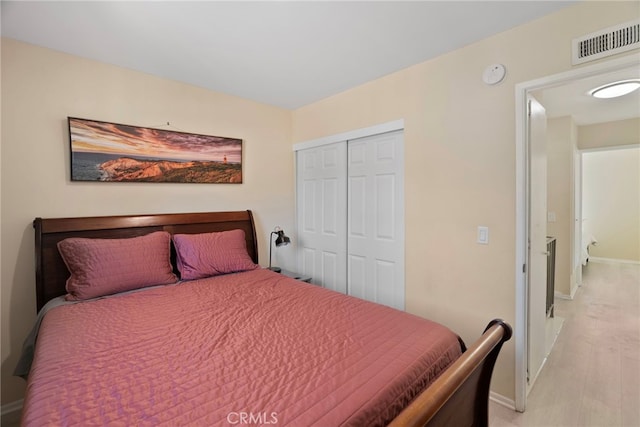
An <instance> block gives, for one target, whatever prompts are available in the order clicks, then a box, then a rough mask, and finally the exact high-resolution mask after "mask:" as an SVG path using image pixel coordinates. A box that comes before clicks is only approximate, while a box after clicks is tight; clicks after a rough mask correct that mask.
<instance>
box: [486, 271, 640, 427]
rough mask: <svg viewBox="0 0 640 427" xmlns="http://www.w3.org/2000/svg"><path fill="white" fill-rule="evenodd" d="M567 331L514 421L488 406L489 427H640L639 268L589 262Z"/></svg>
mask: <svg viewBox="0 0 640 427" xmlns="http://www.w3.org/2000/svg"><path fill="white" fill-rule="evenodd" d="M555 312H556V316H558V317H561V318H564V319H565V321H564V325H563V327H562V330H561V331H560V335H559V336H558V340H557V341H556V344H555V347H554V348H553V351H552V352H551V354H550V355H549V357H548V359H547V362H546V365H545V366H544V368H543V370H542V372H541V373H540V376H539V378H538V379H537V381H536V383H535V384H534V387H533V389H532V390H531V393H530V394H529V398H528V401H527V410H526V411H525V412H524V413H517V412H514V411H512V410H510V409H507V408H505V407H503V406H501V405H498V404H496V403H494V402H491V404H490V408H489V410H490V420H489V423H490V425H491V426H492V427H502V426H508V427H510V426H529V427H551V426H562V427H572V426H576V427H578V426H580V427H583V426H598V427H610V426H625V427H626V426H629V427H632V426H633V427H637V426H640V265H636V264H618V263H616V264H614V263H595V262H590V263H589V264H588V265H587V266H586V267H584V269H583V283H582V286H581V287H580V288H579V289H578V291H577V292H576V295H575V299H574V300H573V301H569V300H563V299H559V298H556V300H555Z"/></svg>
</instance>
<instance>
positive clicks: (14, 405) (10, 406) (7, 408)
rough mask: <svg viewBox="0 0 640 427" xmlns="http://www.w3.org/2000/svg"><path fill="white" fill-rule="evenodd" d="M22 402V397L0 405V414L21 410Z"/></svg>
mask: <svg viewBox="0 0 640 427" xmlns="http://www.w3.org/2000/svg"><path fill="white" fill-rule="evenodd" d="M23 403H24V399H20V400H16V401H15V402H11V403H7V404H6V405H2V407H0V416H3V417H4V416H5V415H7V414H10V413H12V412H17V411H22V404H23Z"/></svg>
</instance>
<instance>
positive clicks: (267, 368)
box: [22, 211, 511, 426]
mask: <svg viewBox="0 0 640 427" xmlns="http://www.w3.org/2000/svg"><path fill="white" fill-rule="evenodd" d="M34 227H35V241H36V244H35V250H36V294H37V308H38V310H39V322H40V324H39V325H38V326H39V327H38V328H36V329H34V331H37V335H35V334H34V336H33V340H34V342H33V352H34V355H33V362H32V364H31V365H30V370H29V372H28V376H27V392H26V397H25V402H24V408H23V418H22V423H23V425H25V426H30V425H44V424H53V425H207V426H214V425H238V424H240V425H269V424H278V425H290V426H307V425H316V426H334V425H336V426H337V425H353V426H373V425H393V426H409V425H456V426H463V425H469V426H471V425H487V423H488V399H489V384H490V379H491V373H492V370H493V366H494V364H495V360H496V358H497V356H498V353H499V351H500V348H501V346H502V344H503V342H505V341H506V340H508V339H509V338H510V336H511V328H510V326H509V325H508V324H506V323H505V322H503V321H501V320H493V321H491V322H490V323H489V325H488V326H487V327H486V329H485V331H484V333H483V334H482V336H481V337H480V338H479V339H478V340H477V341H476V342H475V343H473V344H472V345H471V346H469V348H468V349H466V348H465V346H464V343H462V340H460V339H459V337H458V336H457V335H456V334H455V333H453V332H452V331H450V330H449V329H448V328H446V327H444V326H443V325H440V324H438V323H435V322H432V321H429V320H426V319H423V318H420V317H417V316H413V315H411V314H408V313H404V312H401V311H398V310H394V309H392V308H388V307H385V306H381V305H378V304H373V303H370V302H366V301H363V300H360V299H357V298H353V297H350V296H346V295H342V294H339V293H336V292H333V291H330V290H327V289H324V288H322V287H320V286H316V285H313V284H308V283H303V282H300V281H297V280H295V279H292V278H289V277H286V276H283V275H280V274H278V273H275V272H273V271H270V270H268V269H263V268H260V267H259V266H258V265H257V261H258V250H257V238H256V232H255V227H254V221H253V216H252V213H251V211H237V212H212V213H189V214H160V215H131V216H109V217H85V218H53V219H43V218H36V220H35V221H34ZM167 239H168V240H167ZM123 242H124V243H123ZM129 242H137V243H135V244H132V245H133V246H131V245H130V246H128V249H126V250H124V249H122V248H123V247H125V246H122V245H123V244H126V245H128V244H129ZM140 242H144V243H140ZM150 242H151V243H150ZM113 245H116V246H113ZM118 245H119V246H118ZM105 247H107V249H106V250H107V252H104V251H105ZM151 247H152V248H153V249H151ZM165 247H166V251H165V249H161V250H159V252H158V251H157V250H156V249H157V248H165ZM114 248H116V249H114ZM127 251H129V252H127ZM105 253H107V254H108V255H105ZM86 254H90V255H92V256H93V258H91V257H89V258H87V255H86ZM212 254H213V255H212ZM72 255H73V256H72ZM163 257H166V258H167V259H168V261H167V264H168V266H166V265H164V264H163V263H162V262H161V261H159V264H162V265H156V264H154V263H155V261H154V260H156V259H162V258H163ZM96 259H98V261H96ZM95 262H97V263H98V264H97V265H98V267H96V266H95V265H94V264H92V263H95ZM87 266H91V268H88V267H87ZM167 269H168V270H167ZM69 270H71V271H72V272H73V274H71V277H70V273H69ZM160 270H161V271H160ZM87 271H88V273H87ZM83 274H84V276H83ZM87 274H88V275H89V276H91V275H92V274H93V275H94V276H91V280H90V281H93V282H92V283H100V285H99V286H98V285H95V287H94V285H93V284H92V285H91V286H85V285H86V282H87V280H85V281H84V282H83V281H82V280H80V279H83V280H84V279H87V277H86V275H87ZM111 276H112V277H111ZM141 277H142V278H143V279H144V280H146V279H147V278H148V279H149V280H148V281H147V282H146V283H144V286H141V285H140V284H138V285H135V283H138V282H139V280H140V278H141ZM172 277H173V279H172ZM178 278H179V279H180V280H178ZM116 279H117V280H116ZM134 279H135V280H134ZM130 280H133V282H131V283H134V282H135V283H134V285H131V283H130ZM136 280H138V282H136ZM123 283H126V284H127V285H126V286H124V285H121V284H123ZM113 286H115V287H113ZM45 313H46V314H45ZM36 336H37V339H36Z"/></svg>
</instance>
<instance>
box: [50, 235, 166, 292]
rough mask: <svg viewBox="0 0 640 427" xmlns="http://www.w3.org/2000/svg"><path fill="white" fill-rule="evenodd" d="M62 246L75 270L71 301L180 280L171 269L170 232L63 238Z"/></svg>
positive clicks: (70, 284)
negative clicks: (118, 236) (98, 237)
mask: <svg viewBox="0 0 640 427" xmlns="http://www.w3.org/2000/svg"><path fill="white" fill-rule="evenodd" d="M58 249H59V251H60V255H62V259H63V260H64V262H65V264H67V268H68V269H69V272H70V273H71V277H69V279H67V292H68V293H69V295H68V296H67V299H70V300H84V299H89V298H95V297H99V296H103V295H111V294H115V293H117V292H123V291H129V290H131V289H137V288H143V287H146V286H154V285H166V284H169V283H175V282H177V281H178V278H177V277H176V275H175V274H173V271H172V268H171V259H170V256H171V235H170V234H169V233H167V232H166V231H156V232H154V233H150V234H147V235H145V236H140V237H132V238H129V239H86V238H79V237H71V238H69V239H64V240H62V241H60V242H59V243H58Z"/></svg>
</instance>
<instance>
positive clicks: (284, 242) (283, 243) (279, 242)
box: [276, 230, 291, 246]
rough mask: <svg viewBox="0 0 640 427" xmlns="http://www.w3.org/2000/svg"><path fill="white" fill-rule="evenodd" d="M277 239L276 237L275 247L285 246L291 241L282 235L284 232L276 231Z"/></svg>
mask: <svg viewBox="0 0 640 427" xmlns="http://www.w3.org/2000/svg"><path fill="white" fill-rule="evenodd" d="M277 234H278V237H276V246H286V245H288V244H289V243H291V239H290V238H289V237H287V235H285V234H284V231H282V230H278V231H277Z"/></svg>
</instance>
